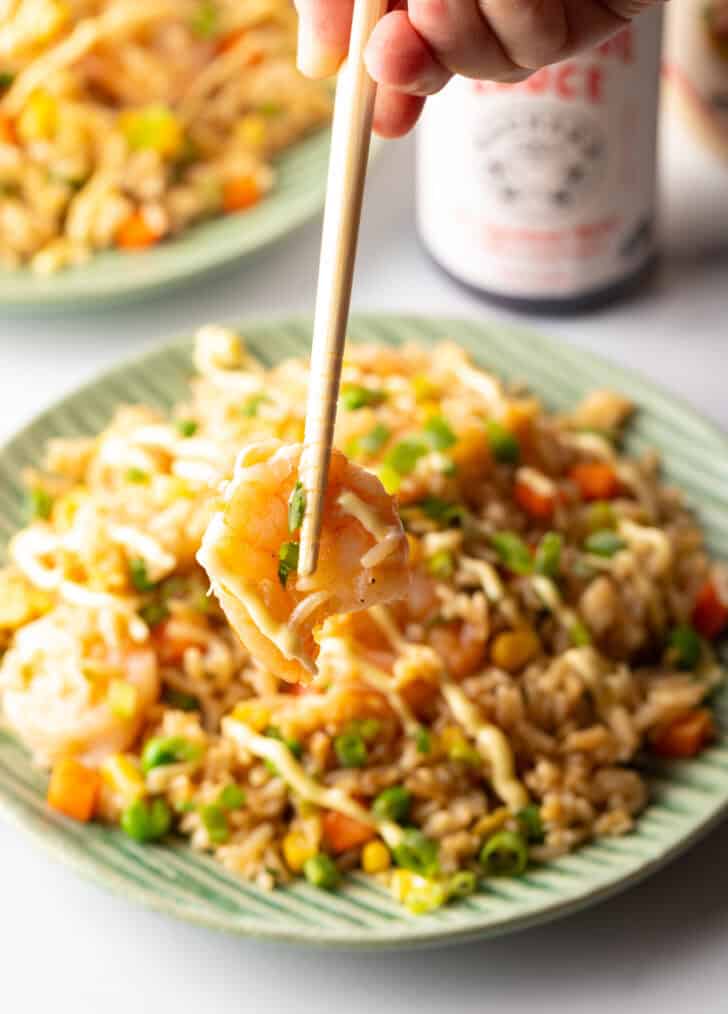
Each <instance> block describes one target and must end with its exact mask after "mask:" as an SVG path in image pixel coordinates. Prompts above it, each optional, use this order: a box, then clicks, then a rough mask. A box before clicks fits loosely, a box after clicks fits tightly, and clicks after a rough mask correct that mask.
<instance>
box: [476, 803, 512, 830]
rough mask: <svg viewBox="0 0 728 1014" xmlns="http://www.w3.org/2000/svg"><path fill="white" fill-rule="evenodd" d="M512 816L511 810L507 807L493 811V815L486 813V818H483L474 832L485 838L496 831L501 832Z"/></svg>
mask: <svg viewBox="0 0 728 1014" xmlns="http://www.w3.org/2000/svg"><path fill="white" fill-rule="evenodd" d="M510 815H511V814H510V810H509V809H508V807H507V806H499V807H498V809H497V810H493V812H492V813H486V815H485V816H484V817H481V818H480V820H479V821H478V823H477V824H476V825H475V827H474V828H473V830H474V831H475V833H476V834H482V835H484V836H487V835H490V834H493V832H494V831H500V829H501V828H502V827H503V825H504V824H505V823H506V821H507V820H508V818H509V817H510Z"/></svg>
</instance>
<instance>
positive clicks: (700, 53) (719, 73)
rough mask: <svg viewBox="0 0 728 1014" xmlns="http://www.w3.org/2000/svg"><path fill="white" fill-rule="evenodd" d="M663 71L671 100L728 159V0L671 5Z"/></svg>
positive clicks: (688, 0)
mask: <svg viewBox="0 0 728 1014" xmlns="http://www.w3.org/2000/svg"><path fill="white" fill-rule="evenodd" d="M663 72H664V76H665V80H666V83H667V86H668V89H667V91H668V96H669V99H670V100H671V104H672V106H673V107H675V108H676V109H677V110H678V112H679V113H680V114H681V115H682V116H683V118H684V120H685V121H686V122H687V123H689V124H690V126H691V127H692V128H693V130H694V132H695V134H696V135H697V136H698V137H699V138H701V139H702V140H703V141H704V143H705V145H706V146H707V147H708V148H709V149H710V150H711V151H713V152H714V153H715V154H717V155H720V156H722V158H724V159H726V160H728V0H709V2H708V3H704V2H702V0H699V2H696V0H676V2H675V3H674V4H670V5H669V11H668V16H667V31H666V36H665V63H664V67H663Z"/></svg>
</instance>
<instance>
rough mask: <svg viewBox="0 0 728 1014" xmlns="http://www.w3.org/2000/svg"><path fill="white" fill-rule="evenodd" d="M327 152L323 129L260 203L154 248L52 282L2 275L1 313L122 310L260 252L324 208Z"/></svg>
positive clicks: (285, 159)
mask: <svg viewBox="0 0 728 1014" xmlns="http://www.w3.org/2000/svg"><path fill="white" fill-rule="evenodd" d="M328 154H329V131H328V130H321V131H318V132H317V133H315V134H313V135H311V137H308V138H306V139H305V140H303V141H301V142H300V143H299V144H296V145H295V146H294V147H292V148H291V149H290V150H289V151H287V152H286V153H285V154H284V155H282V156H281V158H280V159H278V160H277V162H276V167H277V177H276V183H275V186H274V188H273V190H272V191H271V193H270V194H269V195H268V196H267V197H266V199H265V200H264V201H261V203H260V204H259V205H257V206H256V207H254V208H251V209H250V210H249V211H246V212H244V213H242V214H240V215H227V216H225V217H223V218H216V219H211V220H210V221H209V222H201V223H200V224H199V225H194V226H192V227H191V228H189V229H187V230H186V231H185V232H184V233H182V234H181V235H180V236H179V237H178V238H176V239H173V240H170V241H169V242H167V243H161V244H160V245H159V246H158V247H155V248H154V249H151V250H146V251H137V252H135V253H131V254H129V253H126V254H125V253H120V252H119V251H106V252H104V253H100V254H97V255H96V256H95V257H92V258H91V259H90V260H89V261H88V262H87V263H86V264H82V265H80V266H79V267H75V268H68V269H67V270H65V271H60V272H59V273H58V274H55V275H50V276H48V277H43V276H38V275H34V274H32V272H30V271H28V270H19V271H7V270H0V307H2V308H3V309H4V310H13V311H14V312H16V313H17V312H37V311H46V312H47V311H54V312H67V311H68V310H69V309H78V308H79V307H83V306H88V305H90V304H92V303H99V302H103V303H104V304H106V305H110V304H112V303H114V304H117V303H121V302H125V301H126V300H128V299H131V298H134V297H136V296H139V295H141V294H146V293H152V292H155V291H158V290H160V289H163V288H166V287H167V286H171V285H174V284H177V283H179V282H182V281H184V280H185V279H188V278H190V277H191V276H193V275H198V274H201V273H203V272H205V271H209V270H210V269H211V268H216V267H220V265H222V264H227V263H228V262H230V261H234V260H236V259H238V258H240V257H243V256H244V255H246V254H249V253H252V252H254V251H256V250H259V249H261V248H262V247H264V246H266V245H267V244H268V243H272V242H273V241H274V240H276V239H280V238H281V237H282V236H285V235H286V234H287V233H289V232H291V231H292V230H293V229H295V228H296V227H297V226H299V225H302V224H303V223H304V222H305V221H306V220H307V219H309V218H312V217H313V216H314V215H315V214H316V213H317V212H318V211H320V209H321V208H322V207H323V201H324V192H325V187H326V167H327V164H328Z"/></svg>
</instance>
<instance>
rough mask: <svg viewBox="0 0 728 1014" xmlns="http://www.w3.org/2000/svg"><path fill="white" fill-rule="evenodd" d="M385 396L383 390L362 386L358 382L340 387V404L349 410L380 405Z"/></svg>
mask: <svg viewBox="0 0 728 1014" xmlns="http://www.w3.org/2000/svg"><path fill="white" fill-rule="evenodd" d="M386 397H387V395H386V393H385V392H384V391H380V390H376V389H375V388H372V387H362V386H361V385H360V384H344V386H343V387H342V388H341V404H342V405H343V406H344V408H346V409H348V410H349V411H350V412H353V411H356V410H357V409H359V408H368V407H370V406H373V405H381V403H382V402H383V401H384V399H385V398H386Z"/></svg>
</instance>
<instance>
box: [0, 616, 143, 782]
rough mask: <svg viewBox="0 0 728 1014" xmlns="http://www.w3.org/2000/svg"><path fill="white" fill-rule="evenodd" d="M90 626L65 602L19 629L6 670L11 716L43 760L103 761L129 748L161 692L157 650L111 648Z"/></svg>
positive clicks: (2, 687)
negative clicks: (64, 758)
mask: <svg viewBox="0 0 728 1014" xmlns="http://www.w3.org/2000/svg"><path fill="white" fill-rule="evenodd" d="M88 626H89V617H88V616H83V617H81V616H80V615H79V614H78V612H77V611H75V610H72V609H70V608H68V607H60V608H58V609H56V610H54V612H52V613H49V614H48V615H46V616H44V617H43V618H42V619H39V620H36V621H35V622H33V623H30V624H28V625H27V626H25V627H23V628H22V629H21V630H19V631H18V633H17V634H16V636H15V639H14V642H13V644H12V647H11V648H10V650H9V651H8V653H7V654H6V656H5V658H4V660H3V664H2V667H0V692H1V693H2V704H3V711H4V713H5V718H6V720H7V722H8V724H9V725H10V726H12V727H13V728H14V729H15V730H16V732H17V733H18V734H19V735H20V736H21V738H22V739H23V741H24V742H25V743H26V744H27V745H28V746H29V747H30V748H31V750H32V751H33V753H34V755H35V759H36V760H37V761H38V763H40V764H44V765H51V764H53V762H54V761H55V760H56V759H57V758H58V757H61V756H66V755H73V756H76V757H78V758H79V759H81V760H83V761H84V762H85V763H87V764H91V765H96V764H99V763H100V762H101V761H102V760H103V759H104V758H105V757H106V756H107V755H108V754H111V753H117V752H119V751H122V750H125V749H126V748H127V747H129V746H130V745H131V744H132V743H133V741H134V740H135V738H136V736H137V733H138V732H139V729H140V726H141V724H142V722H143V720H144V716H145V714H146V713H147V711H148V710H149V707H150V706H151V705H152V704H153V703H154V702H155V701H156V699H157V697H158V696H159V676H158V673H157V662H156V658H155V654H154V652H153V651H152V650H151V649H144V648H136V647H135V648H131V647H129V648H128V649H122V648H114V649H110V648H109V647H108V645H106V644H105V643H104V642H103V641H102V640H101V639H100V638H99V637H96V636H94V635H93V634H91V635H90V636H89V631H88ZM79 627H83V628H85V629H84V630H83V634H84V635H86V636H83V637H82V636H79V633H80V632H79ZM119 690H120V693H119V694H118V695H117V700H116V701H115V700H114V696H113V691H117V692H118V691H119Z"/></svg>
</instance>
